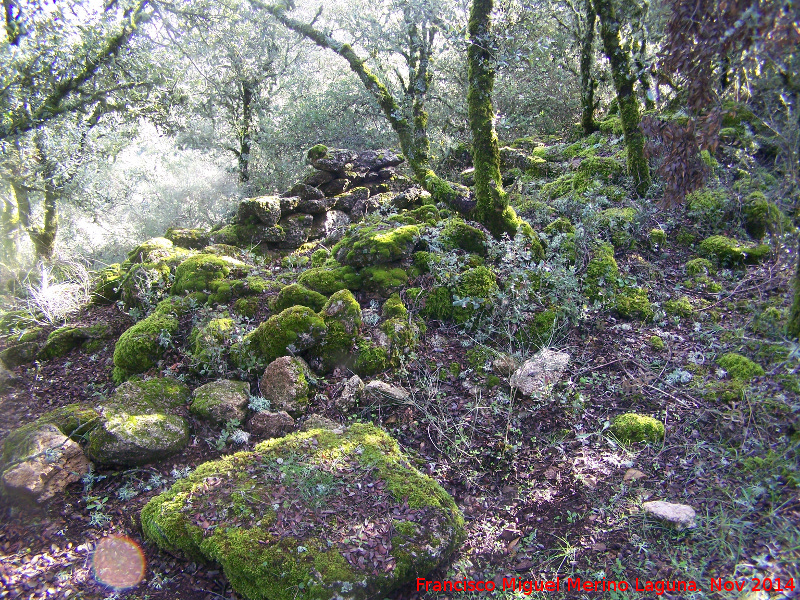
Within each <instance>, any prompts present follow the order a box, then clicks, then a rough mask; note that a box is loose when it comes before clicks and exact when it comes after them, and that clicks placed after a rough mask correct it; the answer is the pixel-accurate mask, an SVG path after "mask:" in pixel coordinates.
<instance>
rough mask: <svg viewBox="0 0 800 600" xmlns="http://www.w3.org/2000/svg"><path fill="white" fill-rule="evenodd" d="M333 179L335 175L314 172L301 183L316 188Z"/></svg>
mask: <svg viewBox="0 0 800 600" xmlns="http://www.w3.org/2000/svg"><path fill="white" fill-rule="evenodd" d="M334 179H336V173H331V172H330V171H314V172H313V173H309V174H308V175H306V176H305V178H304V179H303V183H305V184H306V185H310V186H313V187H316V188H318V187H319V186H321V185H324V184H326V183H328V182H329V181H333V180H334Z"/></svg>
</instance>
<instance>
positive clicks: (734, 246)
mask: <svg viewBox="0 0 800 600" xmlns="http://www.w3.org/2000/svg"><path fill="white" fill-rule="evenodd" d="M699 250H700V254H702V255H703V256H705V257H707V258H709V259H711V260H712V261H714V262H715V263H716V264H719V265H724V266H739V265H742V264H757V263H758V262H760V261H762V260H763V259H764V258H766V257H767V256H769V254H770V252H771V250H770V248H769V246H766V245H763V244H762V245H760V246H754V247H747V246H743V245H742V244H740V243H739V242H738V241H736V240H734V239H732V238H729V237H725V236H724V235H712V236H711V237H709V238H706V239H704V240H703V241H702V242H700V248H699Z"/></svg>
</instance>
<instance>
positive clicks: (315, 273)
mask: <svg viewBox="0 0 800 600" xmlns="http://www.w3.org/2000/svg"><path fill="white" fill-rule="evenodd" d="M333 262H334V264H333V265H331V266H322V267H316V268H311V269H307V270H306V271H303V273H302V274H301V275H300V277H298V279H297V283H299V284H300V285H303V286H305V287H307V288H308V289H310V290H314V291H315V292H319V293H320V294H324V295H326V296H329V295H330V294H333V293H336V292H338V291H339V290H357V289H359V288H360V287H361V277H360V276H359V274H358V272H356V270H355V269H354V268H353V267H343V266H341V265H340V264H339V263H336V262H335V261H333Z"/></svg>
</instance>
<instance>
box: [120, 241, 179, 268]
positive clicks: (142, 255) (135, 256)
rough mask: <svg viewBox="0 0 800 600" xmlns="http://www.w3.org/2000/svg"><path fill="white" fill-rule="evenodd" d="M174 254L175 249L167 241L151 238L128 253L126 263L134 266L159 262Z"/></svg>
mask: <svg viewBox="0 0 800 600" xmlns="http://www.w3.org/2000/svg"><path fill="white" fill-rule="evenodd" d="M175 252H176V250H175V247H174V246H173V244H172V242H171V241H169V240H168V239H166V238H152V239H149V240H147V241H145V242H142V243H141V244H139V245H138V246H137V247H136V248H134V249H133V250H131V251H130V252H128V262H130V263H134V264H135V263H152V262H159V261H162V260H164V259H166V258H169V257H171V256H173V255H174V254H175Z"/></svg>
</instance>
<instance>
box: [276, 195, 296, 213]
mask: <svg viewBox="0 0 800 600" xmlns="http://www.w3.org/2000/svg"><path fill="white" fill-rule="evenodd" d="M299 203H300V198H298V197H297V196H287V197H285V198H284V197H281V198H280V204H281V216H283V217H285V216H287V215H290V214H292V213H293V212H296V211H297V205H298V204H299Z"/></svg>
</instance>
